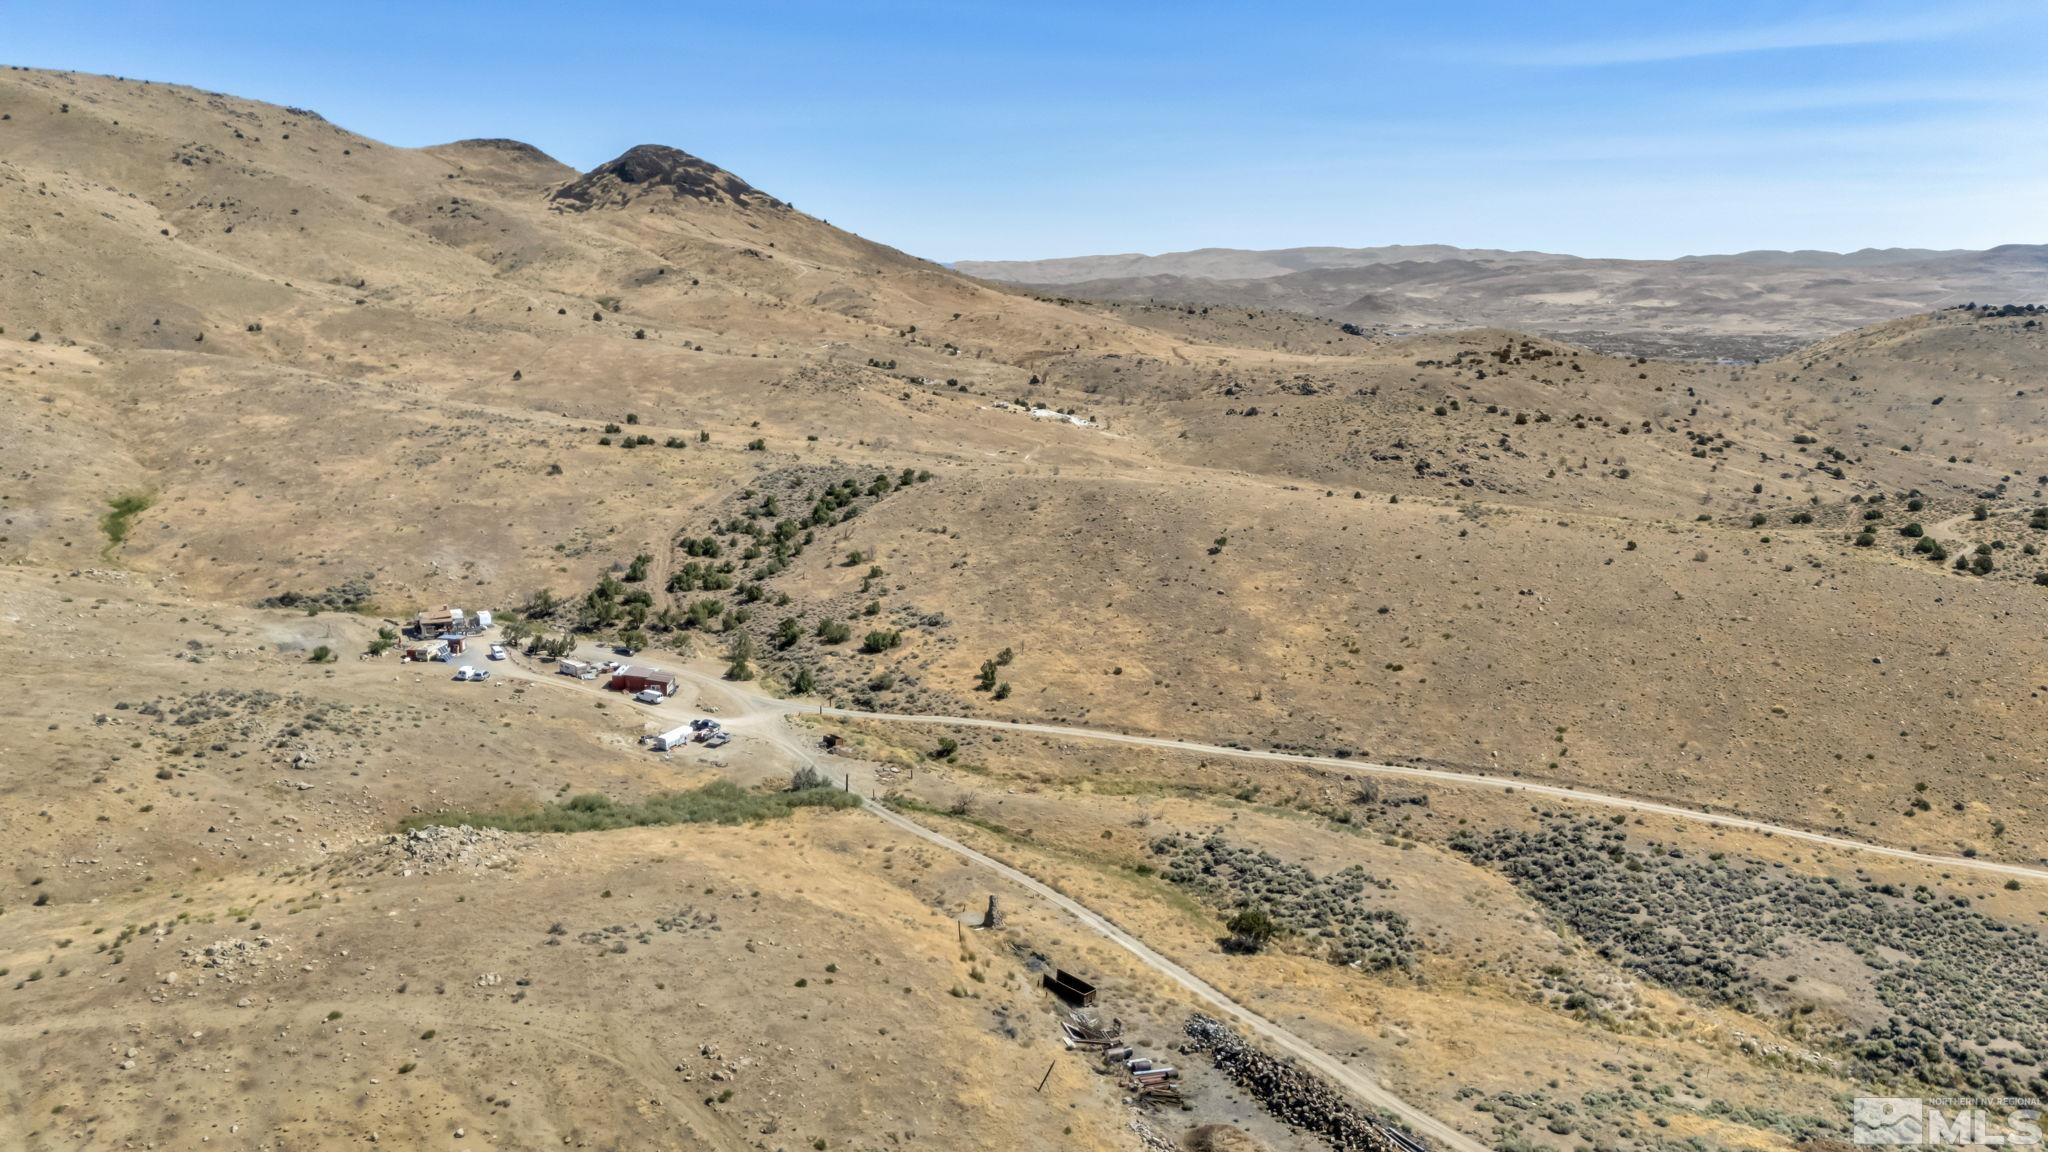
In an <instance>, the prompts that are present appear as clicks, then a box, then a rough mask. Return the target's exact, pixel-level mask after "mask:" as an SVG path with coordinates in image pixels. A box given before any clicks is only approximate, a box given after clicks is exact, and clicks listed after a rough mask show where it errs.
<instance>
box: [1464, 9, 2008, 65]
mask: <svg viewBox="0 0 2048 1152" xmlns="http://www.w3.org/2000/svg"><path fill="white" fill-rule="evenodd" d="M2009 12H2010V9H2008V8H2006V7H2004V6H2001V5H1960V4H1958V5H1955V6H1952V7H1948V8H1944V9H1942V10H1940V11H1936V12H1917V13H1910V14H1890V15H1859V16H1841V17H1834V18H1829V19H1817V20H1801V21H1793V22H1787V23H1779V24H1766V25H1755V26H1751V27H1746V28H1721V29H1708V30H1702V31H1700V32H1697V33H1692V34H1671V35H1662V36H1650V37H1642V38H1636V39H1617V40H1589V41H1582V42H1580V43H1576V44H1560V45H1558V46H1556V47H1554V48H1548V49H1541V48H1538V49H1529V50H1519V49H1518V50H1515V51H1514V52H1513V53H1512V54H1511V55H1510V54H1507V53H1503V54H1502V59H1503V62H1518V63H1524V64H1535V65H1541V66H1550V67H1558V68H1593V67H1602V66H1606V65H1614V64H1654V63H1662V62H1667V61H1673V60H1693V59H1700V58H1704V57H1710V56H1733V55H1739V54H1743V53H1751V52H1782V51H1788V50H1797V49H1809V48H1845V47H1855V46H1858V45H1870V44H1903V43H1913V42H1920V41H1927V40H1942V39H1947V38H1949V37H1952V36H1959V35H1962V34H1964V33H1967V32H1973V31H1976V30H1978V29H1981V28H1983V27H1985V26H1987V25H1989V24H1993V23H1996V22H1997V21H1999V20H2000V19H2002V18H2003V17H2005V16H2006V15H2007V14H2008V13H2009Z"/></svg>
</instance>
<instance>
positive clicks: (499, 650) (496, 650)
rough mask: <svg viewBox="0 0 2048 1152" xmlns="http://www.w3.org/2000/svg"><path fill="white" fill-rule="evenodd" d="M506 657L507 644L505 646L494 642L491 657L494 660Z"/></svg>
mask: <svg viewBox="0 0 2048 1152" xmlns="http://www.w3.org/2000/svg"><path fill="white" fill-rule="evenodd" d="M504 658H505V646H504V645H503V644H493V645H491V659H493V660H503V659H504Z"/></svg>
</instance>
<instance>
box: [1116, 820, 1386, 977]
mask: <svg viewBox="0 0 2048 1152" xmlns="http://www.w3.org/2000/svg"><path fill="white" fill-rule="evenodd" d="M1152 854H1153V855H1155V856H1158V857H1161V858H1163V859H1164V861H1165V868H1164V869H1163V871H1162V874H1163V875H1164V876H1165V878H1166V879H1167V881H1169V882H1170V883H1173V884H1175V885H1178V886H1180V887H1183V888H1187V889H1189V890H1191V891H1194V892H1198V893H1200V894H1201V895H1203V896H1205V897H1207V898H1208V899H1209V900H1210V901H1211V902H1212V903H1216V904H1219V905H1222V906H1224V907H1227V908H1231V909H1234V910H1235V913H1234V915H1233V917H1232V920H1231V926H1230V932H1231V934H1232V939H1233V940H1237V939H1243V940H1245V941H1247V942H1254V943H1255V944H1256V945H1260V946H1262V945H1263V944H1264V943H1265V942H1266V941H1267V940H1269V939H1271V938H1272V937H1273V936H1275V935H1279V934H1286V935H1291V936H1300V937H1303V938H1305V939H1309V940H1312V941H1314V942H1316V943H1317V944H1320V945H1323V946H1324V947H1326V948H1327V949H1328V953H1327V954H1328V956H1329V959H1330V962H1331V963H1333V964H1355V965H1357V966H1359V967H1361V968H1364V969H1366V970H1367V971H1373V972H1376V971H1381V970H1383V969H1388V968H1401V969H1407V968H1411V967H1413V966H1414V963H1415V959H1416V952H1417V947H1418V946H1417V944H1416V941H1415V938H1414V936H1412V935H1411V934H1410V933H1409V931H1408V918H1407V917H1405V916H1403V915H1401V914H1400V913H1399V912H1396V911H1394V910H1392V909H1390V908H1373V907H1370V906H1369V904H1368V898H1369V892H1368V889H1378V890H1386V889H1389V888H1392V887H1393V884H1392V883H1390V882H1389V881H1386V880H1382V879H1379V878H1378V877H1375V876H1373V875H1372V874H1371V873H1369V872H1367V871H1366V870H1365V869H1363V868H1361V867H1359V866H1358V865H1356V864H1354V865H1352V866H1351V867H1349V868H1346V869H1344V870H1343V871H1341V872H1332V873H1330V874H1329V875H1327V876H1321V877H1319V876H1317V875H1316V874H1315V873H1313V872H1310V871H1309V870H1308V869H1306V868H1303V867H1302V866H1300V865H1299V864H1289V863H1287V862H1286V861H1284V860H1281V859H1280V858H1279V857H1277V856H1275V855H1273V854H1272V853H1270V852H1264V851H1260V850H1257V849H1252V848H1245V847H1240V846H1238V845H1234V844H1232V843H1230V841H1228V840H1226V839H1224V838H1223V837H1222V836H1218V835H1212V836H1209V837H1207V838H1206V839H1202V840H1196V839H1194V838H1192V837H1187V836H1179V835H1174V836H1162V837H1160V838H1159V839H1157V840H1154V841H1153V842H1152ZM1247 912H1251V913H1256V915H1254V916H1245V915H1244V913H1247ZM1246 950H1248V951H1249V950H1256V949H1255V948H1247V949H1246Z"/></svg>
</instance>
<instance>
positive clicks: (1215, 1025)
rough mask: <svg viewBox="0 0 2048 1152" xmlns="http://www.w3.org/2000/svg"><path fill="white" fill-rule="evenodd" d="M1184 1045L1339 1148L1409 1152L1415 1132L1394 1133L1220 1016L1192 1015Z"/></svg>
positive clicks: (1267, 1105) (1279, 1113) (1343, 1151)
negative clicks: (1248, 1039) (1253, 1042)
mask: <svg viewBox="0 0 2048 1152" xmlns="http://www.w3.org/2000/svg"><path fill="white" fill-rule="evenodd" d="M1187 1035H1188V1042H1187V1043H1186V1044H1184V1045H1182V1051H1186V1052H1207V1053H1208V1054H1209V1058H1210V1059H1212V1060H1214V1061H1215V1062H1216V1068H1217V1070H1218V1071H1220V1072H1222V1073H1223V1074H1224V1075H1225V1076H1228V1077H1229V1078H1230V1079H1231V1081H1232V1082H1233V1083H1235V1084H1236V1085H1237V1086H1238V1087H1240V1088H1242V1089H1244V1090H1245V1092H1246V1093H1248V1094H1249V1095H1250V1096H1251V1097H1252V1099H1254V1100H1256V1101H1258V1103H1259V1106H1260V1107H1262V1108H1264V1109H1265V1110H1266V1111H1267V1112H1269V1113H1271V1114H1272V1116H1273V1118H1274V1119H1276V1120H1279V1121H1280V1122H1282V1123H1284V1124H1288V1125H1291V1126H1293V1127H1296V1128H1303V1129H1307V1130H1308V1131H1310V1132H1313V1133H1315V1134H1316V1135H1317V1136H1320V1137H1322V1138H1323V1139H1324V1140H1325V1141H1327V1142H1328V1143H1329V1145H1330V1147H1331V1148H1333V1149H1336V1152H1406V1149H1408V1148H1410V1147H1414V1145H1412V1144H1410V1143H1409V1142H1408V1141H1409V1138H1408V1137H1405V1136H1396V1135H1394V1134H1392V1133H1390V1132H1389V1131H1388V1130H1387V1128H1386V1127H1385V1126H1384V1125H1382V1124H1381V1123H1380V1122H1379V1121H1377V1120H1375V1119H1373V1118H1372V1117H1370V1116H1367V1115H1366V1114H1365V1113H1364V1112H1361V1111H1360V1110H1359V1109H1358V1108H1357V1107H1356V1106H1355V1105H1353V1104H1352V1103H1351V1101H1349V1100H1348V1099H1346V1098H1345V1097H1344V1095H1343V1093H1341V1092H1339V1091H1337V1089H1335V1088H1333V1087H1331V1086H1330V1085H1329V1083H1328V1082H1327V1081H1325V1080H1324V1079H1323V1078H1322V1077H1320V1076H1317V1075H1316V1074H1315V1073H1313V1072H1310V1071H1309V1070H1308V1069H1306V1068H1303V1067H1302V1066H1301V1065H1299V1064H1297V1063H1295V1062H1294V1061H1292V1060H1289V1059H1286V1058H1284V1057H1279V1056H1272V1055H1269V1054H1267V1053H1265V1052H1263V1051H1260V1050H1259V1049H1258V1048H1255V1047H1253V1046H1252V1045H1251V1044H1250V1043H1248V1042H1246V1040H1245V1038H1244V1037H1242V1036H1240V1035H1238V1034H1237V1033H1236V1031H1234V1030H1233V1029H1231V1028H1230V1027H1229V1026H1228V1025H1226V1024H1224V1023H1223V1022H1222V1021H1220V1020H1216V1019H1213V1018H1211V1017H1208V1016H1203V1015H1199V1014H1197V1015H1195V1016H1192V1017H1189V1019H1188V1025H1187Z"/></svg>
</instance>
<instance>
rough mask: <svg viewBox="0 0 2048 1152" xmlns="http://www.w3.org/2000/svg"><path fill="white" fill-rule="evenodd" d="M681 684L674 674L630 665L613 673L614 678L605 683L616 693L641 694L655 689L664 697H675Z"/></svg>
mask: <svg viewBox="0 0 2048 1152" xmlns="http://www.w3.org/2000/svg"><path fill="white" fill-rule="evenodd" d="M680 683H681V682H680V681H678V680H677V679H676V674H675V673H673V672H665V671H663V670H661V669H659V668H648V667H645V666H644V665H636V664H628V665H626V666H625V667H624V668H621V669H619V670H618V671H617V672H614V673H612V678H611V679H610V680H608V681H606V682H605V687H606V688H609V689H611V690H612V691H614V692H639V691H643V690H645V689H648V688H653V689H655V690H656V691H658V692H660V693H661V694H662V695H663V696H673V695H675V694H676V688H677V687H678V686H679V685H680Z"/></svg>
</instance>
